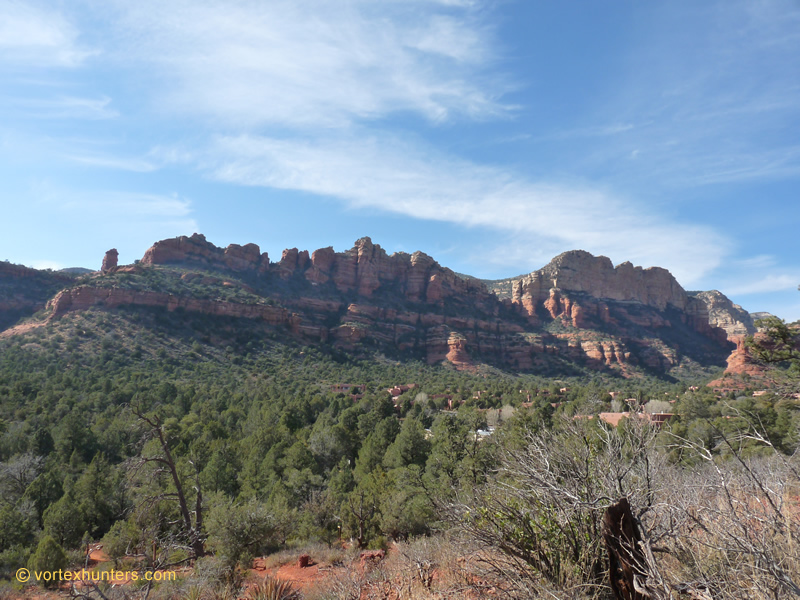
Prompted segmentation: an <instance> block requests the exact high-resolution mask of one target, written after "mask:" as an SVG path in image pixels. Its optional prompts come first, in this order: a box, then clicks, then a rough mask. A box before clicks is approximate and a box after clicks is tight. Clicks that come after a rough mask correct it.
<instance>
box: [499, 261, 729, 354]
mask: <svg viewBox="0 0 800 600" xmlns="http://www.w3.org/2000/svg"><path fill="white" fill-rule="evenodd" d="M511 303H512V305H514V306H515V307H516V308H517V310H518V311H519V312H520V313H521V314H523V315H525V316H526V317H528V320H529V322H530V323H531V324H532V325H535V324H537V323H539V322H541V319H542V317H543V316H545V315H546V316H548V317H549V318H550V319H556V318H561V319H562V320H564V321H565V322H569V323H571V324H572V326H573V327H577V328H590V327H595V326H600V325H601V324H605V325H615V324H621V323H624V322H630V323H633V324H636V325H640V326H642V327H649V328H661V327H672V326H673V325H674V324H673V323H671V322H670V321H669V319H667V318H665V316H664V312H665V311H667V310H674V311H677V312H678V315H679V316H678V318H679V319H680V320H681V321H682V322H683V323H685V324H686V325H689V326H690V327H692V328H693V329H694V330H695V331H697V332H699V333H702V334H703V335H707V336H709V337H712V338H714V339H716V340H718V341H719V342H720V343H724V339H725V338H726V336H725V334H724V332H722V331H719V330H716V331H715V327H716V325H715V324H712V323H709V316H708V308H707V307H706V303H705V302H703V300H701V299H700V298H695V297H692V296H689V295H688V294H687V293H686V292H685V291H684V289H683V288H682V287H681V286H680V284H679V283H678V282H677V281H676V280H675V278H674V277H673V276H672V275H671V274H670V273H669V271H667V270H666V269H662V268H660V267H651V268H649V269H643V268H641V267H634V266H633V265H632V264H631V263H629V262H624V263H622V264H620V265H618V266H617V267H614V266H613V265H612V264H611V261H610V260H609V259H608V258H606V257H605V256H593V255H591V254H589V253H588V252H585V251H583V250H574V251H571V252H565V253H563V254H560V255H559V256H557V257H556V258H554V259H553V260H552V261H550V263H549V264H548V265H547V266H545V267H543V268H542V269H539V270H538V271H534V272H533V273H531V274H530V275H526V276H525V277H522V278H520V279H518V280H516V281H514V282H513V285H512V289H511ZM642 307H643V308H645V309H649V310H641V308H642Z"/></svg>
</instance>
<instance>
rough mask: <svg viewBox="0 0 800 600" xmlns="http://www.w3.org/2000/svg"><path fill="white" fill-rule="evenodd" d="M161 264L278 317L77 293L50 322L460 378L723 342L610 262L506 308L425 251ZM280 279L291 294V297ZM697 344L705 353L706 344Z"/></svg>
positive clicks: (548, 283) (691, 307)
mask: <svg viewBox="0 0 800 600" xmlns="http://www.w3.org/2000/svg"><path fill="white" fill-rule="evenodd" d="M160 264H181V265H186V266H188V267H190V268H191V267H192V266H197V267H200V269H203V270H205V269H207V268H213V269H217V270H227V271H234V272H243V273H245V274H247V275H248V277H247V279H246V281H248V283H249V284H250V282H251V279H252V281H257V282H258V283H257V284H256V283H252V284H250V285H245V284H244V283H242V282H241V281H238V278H237V277H235V276H234V275H233V274H231V273H228V274H221V275H220V277H210V276H209V275H208V274H206V273H197V272H192V271H185V272H184V273H183V275H182V277H183V278H185V279H187V280H190V279H191V280H193V279H197V280H198V281H199V282H200V283H204V284H206V285H208V286H210V287H214V286H219V287H231V286H237V287H241V288H242V289H244V290H247V291H249V292H250V293H251V294H253V295H254V296H256V295H259V294H264V295H266V294H269V296H270V297H271V298H272V299H273V300H276V301H278V302H279V303H280V304H282V305H283V306H284V307H285V308H277V307H274V306H266V305H264V304H241V303H235V302H217V301H212V300H199V299H195V298H191V297H179V296H171V295H168V294H158V293H152V292H143V291H133V290H130V289H119V288H110V289H109V288H103V289H99V288H89V287H85V286H84V287H82V288H75V289H72V290H66V291H64V292H62V293H61V294H59V295H58V296H57V297H56V298H54V299H53V301H52V302H51V308H52V310H53V316H52V318H58V316H60V315H62V314H64V313H65V312H67V311H69V310H81V309H85V308H89V307H93V306H100V305H104V306H106V307H108V308H113V307H115V306H120V305H124V304H133V305H137V304H139V305H148V306H161V307H164V308H167V309H168V310H175V309H176V308H183V309H184V310H188V311H195V312H203V313H208V314H213V315H230V316H237V317H246V318H253V319H261V320H264V321H266V322H267V323H271V324H274V325H282V326H285V327H286V328H287V329H288V330H290V331H291V332H292V334H294V335H297V336H304V337H307V338H313V339H315V340H321V341H326V340H328V339H330V343H332V344H333V345H335V346H337V347H339V348H343V349H346V350H349V351H356V352H358V351H361V350H362V349H363V350H366V351H370V352H371V351H373V350H372V349H374V348H386V349H396V350H400V351H405V350H414V351H415V352H418V353H420V354H422V355H425V356H427V360H428V362H430V363H432V364H433V363H439V362H441V361H448V362H450V363H451V364H453V365H455V366H456V367H457V368H474V367H473V362H472V356H480V357H481V358H482V359H484V360H487V361H489V362H491V363H493V364H498V365H505V366H510V367H512V368H519V369H530V368H533V367H535V366H537V365H540V364H542V363H546V362H547V361H548V356H549V355H555V354H557V355H559V356H561V357H562V358H566V359H568V360H574V361H578V362H583V363H585V364H589V365H592V366H595V367H602V368H613V369H618V370H620V371H621V372H623V374H624V373H625V371H626V369H627V370H630V369H632V366H631V365H637V364H638V365H648V366H650V367H653V368H659V369H669V368H670V367H671V366H673V365H675V364H677V362H678V360H680V355H679V354H678V353H677V351H676V350H675V348H673V347H670V346H669V345H667V344H665V343H661V342H660V341H659V340H658V339H657V338H658V335H657V332H658V330H660V329H663V328H667V327H674V328H682V331H684V332H685V331H687V328H686V326H687V325H688V326H689V327H691V328H693V329H694V330H695V331H697V332H701V333H702V335H704V336H706V338H713V337H714V336H715V335H716V333H722V332H721V330H719V329H716V330H715V329H713V328H711V326H710V325H709V324H708V313H707V309H706V307H705V304H704V303H703V302H702V301H701V300H698V299H696V298H689V297H688V296H686V294H685V292H683V290H682V289H681V288H680V286H678V285H677V283H675V282H674V279H672V278H671V276H670V275H669V274H668V273H667V272H666V271H664V270H663V269H647V270H643V269H637V268H634V267H632V266H631V265H630V264H623V265H620V266H619V267H617V268H616V269H614V268H613V267H612V266H611V263H610V261H608V259H605V258H604V257H599V258H595V257H592V256H591V255H589V254H588V253H585V252H575V253H566V254H564V255H561V256H560V257H557V258H556V259H554V261H553V262H552V263H551V264H550V265H548V266H547V267H545V268H544V269H542V270H540V271H537V272H534V273H532V274H531V275H530V276H526V277H523V278H520V279H519V280H518V281H516V282H515V284H514V286H513V289H512V294H513V297H512V300H510V301H506V302H501V301H499V300H498V299H497V298H496V297H495V296H494V295H493V294H490V293H489V292H488V291H487V289H486V287H485V286H484V284H483V283H481V282H480V281H478V280H474V279H465V278H462V277H460V276H458V275H456V274H455V273H454V272H453V271H451V270H449V269H446V268H443V267H441V266H440V265H439V264H438V263H437V262H436V261H434V260H433V259H432V258H431V257H429V256H427V255H425V254H423V253H421V252H416V253H414V254H405V253H396V254H392V255H387V253H386V252H385V251H384V250H383V249H382V248H381V247H380V246H379V245H377V244H373V243H372V241H371V240H370V239H369V238H362V239H360V240H358V241H357V242H356V244H355V246H354V247H353V248H352V249H350V250H348V251H346V252H341V253H337V252H334V250H333V249H332V248H322V249H319V250H317V251H315V252H314V253H313V254H312V255H311V256H310V257H309V255H308V253H307V252H306V251H299V250H297V249H296V248H292V249H287V250H285V251H284V252H283V254H282V257H281V260H280V262H278V263H272V264H270V263H269V261H268V258H267V256H266V254H260V252H259V248H258V247H257V246H255V245H254V244H247V245H245V246H238V245H231V246H228V248H226V249H224V250H223V249H221V248H217V247H216V246H214V245H212V244H210V243H208V242H207V241H206V240H205V238H204V237H203V236H200V235H197V234H195V235H193V236H191V237H189V238H187V237H182V238H175V239H172V240H164V241H163V242H158V243H156V244H155V245H154V246H153V247H152V248H150V249H149V250H148V251H147V253H146V254H145V257H144V258H143V259H142V261H141V265H140V266H137V267H135V269H137V270H142V271H144V270H146V269H148V268H150V265H160ZM126 268H127V267H121V268H120V269H126ZM584 276H585V277H584ZM276 277H281V278H285V279H292V281H293V282H294V283H293V285H292V286H289V287H287V286H286V285H285V284H283V283H280V282H277V281H275V278H276ZM605 278H610V279H611V280H613V281H617V282H618V283H619V282H622V283H620V285H622V284H625V285H630V286H631V290H627V291H626V290H622V291H620V290H616V289H611V288H609V287H608V286H609V285H610V284H608V282H607V281H605ZM303 279H305V280H306V281H307V282H309V283H310V284H312V285H305V284H304V282H303ZM273 283H274V284H275V285H274V286H273ZM295 284H297V285H295ZM556 285H557V287H556ZM304 286H305V287H304ZM317 286H324V287H322V288H320V289H316V288H317ZM288 289H291V291H289V292H288V293H287V290H288ZM298 291H299V293H298ZM595 294H599V295H595ZM659 294H660V295H659ZM609 296H610V297H609ZM356 298H357V300H356ZM378 298H381V299H380V300H379V299H378ZM383 298H388V299H389V300H390V301H391V305H390V306H387V305H386V304H384V303H383ZM398 302H399V303H401V304H398ZM681 306H682V308H681ZM462 309H463V312H462ZM515 311H516V312H518V313H521V314H522V315H524V316H525V317H526V319H520V318H519V316H517V315H515V314H513V313H514V312H515ZM554 319H558V320H560V321H561V322H562V323H563V324H564V325H567V326H568V327H567V329H566V330H565V329H564V328H563V327H561V326H558V325H559V324H558V323H557V324H556V325H557V326H554V327H552V328H550V329H551V330H552V332H548V331H547V330H546V329H545V328H544V327H542V326H541V325H542V324H544V325H545V326H546V327H548V328H549V324H550V323H551V321H552V320H554ZM543 322H544V323H543ZM641 328H645V329H647V330H649V333H648V336H647V339H646V340H644V341H642V340H640V339H637V338H636V336H637V335H639V333H640V332H641ZM690 333H691V332H690ZM629 342H632V343H629ZM698 342H699V343H701V344H702V343H704V341H703V339H702V338H698ZM630 348H635V349H636V355H632V352H631V350H630ZM641 348H644V350H640V349H641ZM712 352H713V350H712Z"/></svg>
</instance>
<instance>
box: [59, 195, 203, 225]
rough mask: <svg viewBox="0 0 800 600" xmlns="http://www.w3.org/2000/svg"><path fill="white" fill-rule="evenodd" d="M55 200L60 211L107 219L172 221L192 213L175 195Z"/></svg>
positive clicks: (183, 201) (100, 196) (185, 201)
mask: <svg viewBox="0 0 800 600" xmlns="http://www.w3.org/2000/svg"><path fill="white" fill-rule="evenodd" d="M57 198H58V200H59V203H60V205H61V209H62V210H65V211H79V212H80V213H84V214H93V215H102V216H103V217H104V218H107V219H110V218H117V217H119V218H121V219H124V220H130V219H142V218H154V219H171V220H174V219H179V218H185V217H188V216H189V215H190V214H191V212H192V208H191V202H190V201H189V200H188V199H186V198H182V197H180V196H178V195H175V194H172V195H162V194H142V193H128V192H119V191H109V192H92V193H91V194H89V195H87V196H84V195H80V196H78V195H77V194H74V193H71V194H69V195H66V196H61V197H57Z"/></svg>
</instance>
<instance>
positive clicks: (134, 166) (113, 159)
mask: <svg viewBox="0 0 800 600" xmlns="http://www.w3.org/2000/svg"><path fill="white" fill-rule="evenodd" d="M66 158H67V159H69V160H72V161H74V162H76V163H80V164H83V165H89V166H92V167H100V168H104V169H119V170H121V171H132V172H134V173H150V172H152V171H156V170H158V168H159V165H157V164H156V163H155V162H153V161H151V160H147V159H144V158H136V157H123V156H111V155H100V154H68V155H66Z"/></svg>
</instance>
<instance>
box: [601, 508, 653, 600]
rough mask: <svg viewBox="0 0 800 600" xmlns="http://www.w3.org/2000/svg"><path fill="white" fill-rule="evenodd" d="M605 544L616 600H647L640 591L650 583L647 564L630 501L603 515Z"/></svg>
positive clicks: (610, 509) (609, 509)
mask: <svg viewBox="0 0 800 600" xmlns="http://www.w3.org/2000/svg"><path fill="white" fill-rule="evenodd" d="M603 540H604V541H605V543H606V548H607V549H608V562H609V575H610V578H611V589H612V591H613V592H614V598H616V600H648V599H649V598H650V595H649V594H647V593H645V592H643V591H640V590H642V585H637V583H640V582H641V583H644V582H645V581H646V579H647V569H646V561H645V557H644V554H643V553H642V549H641V546H640V542H641V541H642V536H641V533H639V528H638V527H637V526H636V522H635V521H634V519H633V513H631V506H630V504H629V503H628V499H627V498H620V499H619V500H618V501H617V502H616V504H612V505H611V506H609V507H608V509H607V510H606V513H605V515H603Z"/></svg>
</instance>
